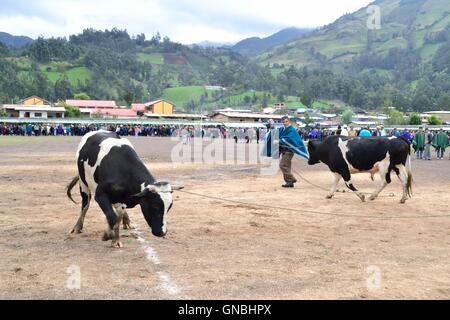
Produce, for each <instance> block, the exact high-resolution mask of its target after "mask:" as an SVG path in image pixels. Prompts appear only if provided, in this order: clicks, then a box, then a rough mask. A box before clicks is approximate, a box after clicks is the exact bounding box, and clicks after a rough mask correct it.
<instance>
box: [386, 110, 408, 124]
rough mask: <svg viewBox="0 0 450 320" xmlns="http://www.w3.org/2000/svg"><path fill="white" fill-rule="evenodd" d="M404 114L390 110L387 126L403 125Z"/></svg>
mask: <svg viewBox="0 0 450 320" xmlns="http://www.w3.org/2000/svg"><path fill="white" fill-rule="evenodd" d="M403 116H404V114H403V112H401V111H398V110H396V109H391V110H390V112H389V118H388V120H387V123H388V124H389V125H402V124H404V123H405V119H404V117H403Z"/></svg>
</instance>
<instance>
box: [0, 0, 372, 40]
mask: <svg viewBox="0 0 450 320" xmlns="http://www.w3.org/2000/svg"><path fill="white" fill-rule="evenodd" d="M371 2H372V0H221V1H218V0H39V1H28V0H0V31H3V32H8V33H10V34H13V35H26V36H29V37H32V38H37V37H38V36H40V35H42V36H44V37H50V36H68V35H71V34H77V33H80V32H81V31H82V30H83V29H85V28H89V27H92V28H95V29H101V30H104V29H111V28H113V27H117V28H119V29H127V30H128V32H129V33H130V34H132V35H136V34H139V33H144V34H145V35H146V36H147V38H150V37H151V36H152V35H153V34H155V33H156V32H157V31H159V32H160V33H161V35H163V36H166V35H167V36H168V37H170V39H172V40H174V41H178V42H181V43H184V44H190V43H196V42H200V41H204V40H209V41H215V42H236V41H239V40H242V39H244V38H247V37H251V36H260V37H263V36H268V35H270V34H272V33H274V32H277V31H279V30H280V29H282V28H285V27H290V26H296V27H317V26H322V25H324V24H328V23H331V22H333V21H334V20H336V19H337V18H339V17H340V16H341V15H343V14H344V13H350V12H353V11H356V10H358V9H360V8H362V7H364V6H366V5H367V4H369V3H371Z"/></svg>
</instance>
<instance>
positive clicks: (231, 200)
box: [177, 190, 450, 220]
mask: <svg viewBox="0 0 450 320" xmlns="http://www.w3.org/2000/svg"><path fill="white" fill-rule="evenodd" d="M177 192H182V193H186V194H190V195H193V196H197V197H201V198H205V199H211V200H217V201H221V202H229V203H235V204H240V205H245V206H247V207H254V208H261V209H274V210H286V211H292V212H296V213H299V214H301V215H305V212H308V213H311V214H316V215H323V216H333V217H338V218H348V217H350V218H366V219H378V220H389V219H428V218H448V217H450V215H444V214H443V215H429V216H424V215H410V216H383V217H376V216H368V215H358V214H338V213H332V212H322V211H314V210H308V209H302V210H301V211H300V210H298V209H294V208H287V207H275V206H270V205H261V204H257V203H251V202H245V201H240V200H234V199H227V198H223V197H215V196H207V195H204V194H200V193H196V192H191V191H186V190H178V191H177Z"/></svg>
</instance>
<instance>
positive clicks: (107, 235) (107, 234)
mask: <svg viewBox="0 0 450 320" xmlns="http://www.w3.org/2000/svg"><path fill="white" fill-rule="evenodd" d="M112 238H113V235H112V232H108V231H105V232H104V233H103V237H102V240H103V241H108V240H111V239H112Z"/></svg>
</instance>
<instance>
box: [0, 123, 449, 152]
mask: <svg viewBox="0 0 450 320" xmlns="http://www.w3.org/2000/svg"><path fill="white" fill-rule="evenodd" d="M271 127H273V123H270V124H269V125H268V126H267V128H259V127H257V126H255V127H254V128H226V127H224V126H202V127H199V126H181V125H172V126H171V125H98V124H90V125H81V124H71V125H63V124H0V136H2V135H3V136H6V135H18V136H83V135H85V134H86V133H87V132H90V131H96V130H100V129H104V130H109V131H112V132H116V133H117V134H119V135H121V136H135V137H138V136H147V137H170V136H177V137H181V138H182V139H183V143H189V142H190V141H191V139H192V138H195V137H197V138H199V137H201V138H205V137H206V138H212V139H215V138H222V139H234V142H235V143H252V142H253V141H256V143H259V142H260V141H261V140H263V139H264V138H265V136H266V135H267V131H268V130H269V129H268V128H271ZM296 128H297V130H298V133H299V134H300V136H301V137H302V139H303V140H305V141H307V140H309V139H317V140H324V139H326V138H327V137H328V136H331V135H342V136H349V137H357V136H360V137H369V136H379V137H385V136H386V137H389V136H395V137H403V138H404V139H406V140H407V141H408V142H409V143H410V144H412V146H413V148H414V150H415V152H416V157H417V159H425V160H431V158H432V151H433V149H432V148H434V151H435V152H436V158H437V159H444V157H445V152H446V149H447V148H448V147H449V146H450V132H444V130H443V129H440V130H437V131H431V130H429V129H428V128H423V127H420V128H419V130H408V129H402V130H398V129H397V128H393V129H390V130H388V129H385V128H384V127H383V126H378V127H376V128H375V129H370V128H369V127H366V128H361V129H359V130H357V129H355V128H354V127H353V126H346V125H344V126H339V127H338V128H337V129H330V128H318V127H306V128H300V127H298V126H296ZM449 159H450V153H449Z"/></svg>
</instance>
